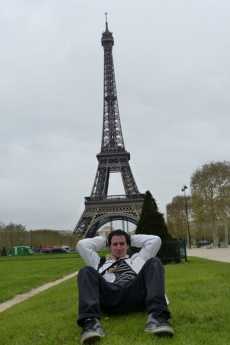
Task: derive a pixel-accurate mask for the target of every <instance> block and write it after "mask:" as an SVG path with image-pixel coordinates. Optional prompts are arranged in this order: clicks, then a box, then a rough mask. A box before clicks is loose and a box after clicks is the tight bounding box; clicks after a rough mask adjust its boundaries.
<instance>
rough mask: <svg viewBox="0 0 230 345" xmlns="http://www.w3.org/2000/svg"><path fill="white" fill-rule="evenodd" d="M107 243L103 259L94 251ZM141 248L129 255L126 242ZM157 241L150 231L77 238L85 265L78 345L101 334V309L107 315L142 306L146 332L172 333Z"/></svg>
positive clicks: (80, 285)
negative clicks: (148, 232) (106, 250)
mask: <svg viewBox="0 0 230 345" xmlns="http://www.w3.org/2000/svg"><path fill="white" fill-rule="evenodd" d="M106 244H107V245H108V247H109V251H110V256H109V257H107V258H106V259H105V258H104V262H102V258H100V256H99V255H98V253H97V252H98V251H100V250H101V249H103V248H105V246H106ZM130 245H131V246H133V247H138V248H141V249H140V251H139V252H138V253H135V254H133V255H132V256H131V257H130V256H129V255H128V254H127V251H128V248H129V246H130ZM160 246H161V239H160V238H159V237H158V236H153V235H132V236H131V237H130V236H129V234H128V233H126V232H125V231H123V230H115V231H112V232H110V233H109V234H108V238H107V237H106V236H105V234H103V235H101V234H100V236H96V237H94V238H85V239H83V240H80V241H79V242H78V245H77V249H78V252H79V254H80V255H81V257H82V258H83V259H84V261H85V262H86V264H87V265H88V266H86V267H84V268H82V269H81V270H80V271H79V274H78V288H79V314H78V321H77V322H78V325H79V326H81V327H82V328H83V330H82V334H81V344H86V343H87V342H88V343H92V342H93V341H94V340H97V339H100V338H101V337H103V336H104V331H103V329H102V326H101V324H100V321H99V320H100V317H101V311H104V312H106V313H109V314H115V313H123V314H124V313H128V312H131V311H141V310H146V311H147V313H148V318H147V323H146V327H145V332H150V333H153V334H155V335H158V336H172V335H173V334H174V331H173V328H172V327H171V325H170V324H169V321H168V320H169V318H170V312H169V310H168V307H167V302H166V299H165V289H164V268H163V265H162V264H161V261H160V260H159V259H158V258H156V257H155V256H156V254H157V252H158V250H159V248H160Z"/></svg>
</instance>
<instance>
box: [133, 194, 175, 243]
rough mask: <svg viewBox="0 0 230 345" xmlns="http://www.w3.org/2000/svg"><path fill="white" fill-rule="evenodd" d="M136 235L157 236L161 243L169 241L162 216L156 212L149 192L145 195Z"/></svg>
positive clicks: (169, 236)
mask: <svg viewBox="0 0 230 345" xmlns="http://www.w3.org/2000/svg"><path fill="white" fill-rule="evenodd" d="M136 234H151V235H157V236H159V237H160V238H161V240H162V242H163V241H165V240H171V239H172V237H171V235H170V234H169V233H168V229H167V226H166V224H165V221H164V217H163V214H162V213H160V212H159V211H158V207H157V204H156V201H155V200H154V198H153V196H152V194H151V193H150V191H147V192H146V193H145V198H144V202H143V206H142V211H141V216H140V220H139V222H138V225H137V229H136Z"/></svg>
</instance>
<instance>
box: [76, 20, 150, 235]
mask: <svg viewBox="0 0 230 345" xmlns="http://www.w3.org/2000/svg"><path fill="white" fill-rule="evenodd" d="M101 44H102V46H103V48H104V110H103V130H102V142H101V152H100V153H99V154H97V160H98V168H97V172H96V177H95V180H94V184H93V188H92V191H91V195H90V197H85V210H84V212H83V213H82V215H81V217H80V219H79V221H78V223H77V225H76V227H75V229H74V233H80V234H82V235H84V236H85V237H93V236H95V234H96V231H97V230H98V229H99V228H100V227H101V226H102V225H104V224H106V223H108V222H111V221H113V220H123V221H129V222H131V223H133V224H137V222H138V219H139V217H140V213H141V208H142V204H143V200H144V194H141V193H139V191H138V188H137V185H136V182H135V180H134V177H133V174H132V171H131V168H130V165H129V160H130V153H129V152H128V151H126V149H125V144H124V139H123V135H122V129H121V122H120V115H119V108H118V100H117V90H116V82H115V73H114V65H113V55H112V47H113V45H114V39H113V35H112V32H110V31H109V29H108V22H107V16H106V22H105V32H103V34H102V39H101ZM110 173H120V174H121V177H122V183H123V186H124V191H125V194H124V195H108V186H109V177H110Z"/></svg>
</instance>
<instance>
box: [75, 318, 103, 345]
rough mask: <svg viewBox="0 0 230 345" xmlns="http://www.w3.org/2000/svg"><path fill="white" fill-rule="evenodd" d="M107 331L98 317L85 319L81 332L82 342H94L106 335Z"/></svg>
mask: <svg viewBox="0 0 230 345" xmlns="http://www.w3.org/2000/svg"><path fill="white" fill-rule="evenodd" d="M104 335H105V333H104V331H103V329H102V327H101V324H100V321H99V320H98V319H85V321H84V324H83V330H82V333H81V340H80V343H81V344H93V343H94V342H95V341H96V340H99V339H100V338H101V337H104Z"/></svg>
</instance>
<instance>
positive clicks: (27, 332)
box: [0, 258, 230, 345]
mask: <svg viewBox="0 0 230 345" xmlns="http://www.w3.org/2000/svg"><path fill="white" fill-rule="evenodd" d="M166 281H167V295H168V297H169V299H170V309H171V312H172V316H173V319H172V324H173V326H174V328H175V332H176V334H175V337H174V338H172V339H158V338H156V337H154V336H152V335H150V334H146V333H144V332H143V329H144V325H145V321H146V315H145V314H144V313H135V314H129V315H127V316H116V317H115V316H111V317H108V316H105V315H104V316H103V317H102V324H103V326H104V328H105V331H106V333H107V336H106V337H105V338H104V339H102V341H101V342H100V343H101V345H127V344H132V345H142V344H143V345H144V344H145V345H150V344H156V345H164V344H165V345H166V344H169V345H229V344H230V326H229V325H230V264H228V263H218V262H214V261H208V260H205V259H196V258H192V259H190V260H189V262H188V263H182V264H175V265H174V264H173V265H168V266H166ZM76 304H77V290H76V282H75V279H71V280H69V281H66V282H64V283H62V284H60V285H59V286H57V287H54V288H51V289H49V290H47V291H45V292H43V293H41V294H40V295H37V296H35V297H33V298H31V299H30V300H28V301H26V302H23V303H22V304H20V305H16V306H15V307H13V308H11V309H9V310H7V311H5V312H3V313H0V344H1V345H51V344H52V345H76V344H79V339H80V329H79V328H78V327H76V325H75V319H76V309H77V306H76Z"/></svg>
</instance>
